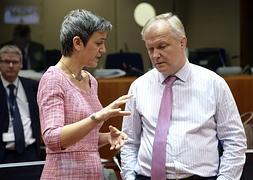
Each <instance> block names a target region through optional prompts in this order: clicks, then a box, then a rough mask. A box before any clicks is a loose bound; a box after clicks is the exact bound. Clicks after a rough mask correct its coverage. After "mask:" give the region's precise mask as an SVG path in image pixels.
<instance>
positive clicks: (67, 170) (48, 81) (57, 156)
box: [37, 66, 102, 180]
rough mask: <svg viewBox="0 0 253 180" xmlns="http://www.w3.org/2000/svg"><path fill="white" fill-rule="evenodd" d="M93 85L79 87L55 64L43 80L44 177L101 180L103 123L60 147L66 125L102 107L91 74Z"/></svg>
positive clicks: (41, 101) (41, 113) (40, 98)
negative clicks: (101, 135) (99, 151)
mask: <svg viewBox="0 0 253 180" xmlns="http://www.w3.org/2000/svg"><path fill="white" fill-rule="evenodd" d="M89 78H90V82H91V88H90V90H88V91H83V90H80V89H79V88H77V87H76V86H75V85H74V84H73V83H72V82H71V81H70V80H69V78H68V77H67V76H66V75H65V74H64V73H63V71H62V70H60V69H59V68H57V67H55V66H52V67H50V68H49V69H48V70H47V71H46V72H45V73H44V75H43V77H42V78H41V80H40V84H39V90H38V95H37V99H38V105H39V110H40V121H41V131H42V136H43V140H44V142H45V145H46V152H47V156H46V163H45V166H44V169H43V172H42V176H41V179H42V180H43V179H47V180H48V179H68V180H70V179H87V180H99V179H102V166H101V161H100V156H99V153H98V135H99V129H100V127H101V125H98V126H97V127H96V128H94V129H93V130H92V131H91V132H90V133H89V134H88V135H87V136H85V137H84V138H83V139H82V140H80V141H79V142H77V143H76V144H74V145H72V146H71V147H69V148H67V149H64V150H62V149H61V148H60V132H61V129H62V127H63V126H64V125H67V124H71V123H74V122H77V121H79V120H81V119H83V118H85V117H87V116H89V115H90V114H92V113H93V112H96V111H98V110H100V109H101V108H102V105H101V103H100V101H99V99H98V96H97V81H96V79H95V78H94V77H93V76H92V75H91V74H89Z"/></svg>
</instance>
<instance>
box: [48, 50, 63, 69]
mask: <svg viewBox="0 0 253 180" xmlns="http://www.w3.org/2000/svg"><path fill="white" fill-rule="evenodd" d="M60 58H61V51H60V50H58V49H48V50H46V68H49V67H50V66H54V65H55V64H56V63H57V62H58V61H59V60H60Z"/></svg>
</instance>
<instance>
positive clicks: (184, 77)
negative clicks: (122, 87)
mask: <svg viewBox="0 0 253 180" xmlns="http://www.w3.org/2000/svg"><path fill="white" fill-rule="evenodd" d="M175 75H176V76H177V77H178V79H177V80H176V81H175V82H174V84H173V87H172V91H173V105H172V118H171V121H170V125H169V132H168V136H167V149H166V154H167V157H166V171H167V178H168V179H176V178H179V179H180V178H185V177H189V176H191V175H199V176H203V177H209V176H216V175H217V176H218V179H219V180H221V179H227V180H239V179H240V176H241V173H242V169H243V165H244V163H245V151H246V136H245V133H244V129H243V125H242V122H241V119H240V115H239V112H238V109H237V106H236V103H235V101H234V98H233V96H232V93H231V91H230V89H229V87H228V85H227V83H226V82H225V80H224V79H223V78H221V77H220V76H218V75H217V74H215V73H214V72H212V71H210V70H207V69H205V68H202V67H200V66H196V65H193V64H191V63H189V62H188V61H187V62H186V64H185V65H184V66H183V67H182V68H181V69H180V70H179V71H178V72H177V73H176V74H175ZM165 78H166V77H164V76H163V75H162V74H161V73H159V72H158V71H157V70H156V69H152V70H150V71H149V72H147V73H146V74H144V75H143V76H141V77H139V78H138V79H137V80H135V81H134V82H133V83H132V85H131V87H130V89H129V94H133V98H131V99H130V100H129V101H128V102H127V104H126V110H129V111H131V116H126V117H124V120H123V127H122V130H123V131H124V132H125V133H126V134H127V135H128V140H127V141H126V143H125V145H124V146H123V148H122V149H121V163H122V170H123V171H122V176H123V178H124V179H125V180H133V179H135V174H136V173H137V174H141V175H144V176H149V177H150V176H151V160H152V150H153V149H152V146H153V141H154V134H155V128H156V123H157V120H158V113H159V108H160V102H161V98H162V94H163V90H164V87H165V85H164V84H163V83H162V82H163V81H164V80H165ZM218 139H220V140H222V141H223V148H224V152H223V156H222V157H221V158H219V155H218V148H217V146H218ZM219 164H220V166H219Z"/></svg>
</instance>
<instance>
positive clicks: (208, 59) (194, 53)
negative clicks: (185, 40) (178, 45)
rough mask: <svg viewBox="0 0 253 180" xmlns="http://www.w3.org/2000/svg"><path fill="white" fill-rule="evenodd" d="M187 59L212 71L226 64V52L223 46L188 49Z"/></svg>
mask: <svg viewBox="0 0 253 180" xmlns="http://www.w3.org/2000/svg"><path fill="white" fill-rule="evenodd" d="M189 61H190V62H192V63H193V64H197V65H200V66H203V67H206V68H208V69H210V70H212V71H215V72H216V70H217V68H218V67H224V66H226V65H227V58H226V52H225V49H223V48H197V49H189Z"/></svg>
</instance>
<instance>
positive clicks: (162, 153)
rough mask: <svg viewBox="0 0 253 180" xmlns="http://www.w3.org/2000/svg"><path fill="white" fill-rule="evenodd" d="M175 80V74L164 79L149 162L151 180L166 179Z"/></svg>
mask: <svg viewBox="0 0 253 180" xmlns="http://www.w3.org/2000/svg"><path fill="white" fill-rule="evenodd" d="M175 80H176V77H175V76H170V77H168V78H167V79H166V80H165V84H166V86H165V88H164V91H163V97H162V101H161V105H160V111H159V116H158V122H157V125H156V131H155V138H154V143H153V153H152V164H151V179H152V180H166V168H165V163H166V162H165V161H166V144H167V135H168V129H169V121H170V118H171V109H172V107H171V106H172V84H173V82H174V81H175Z"/></svg>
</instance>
